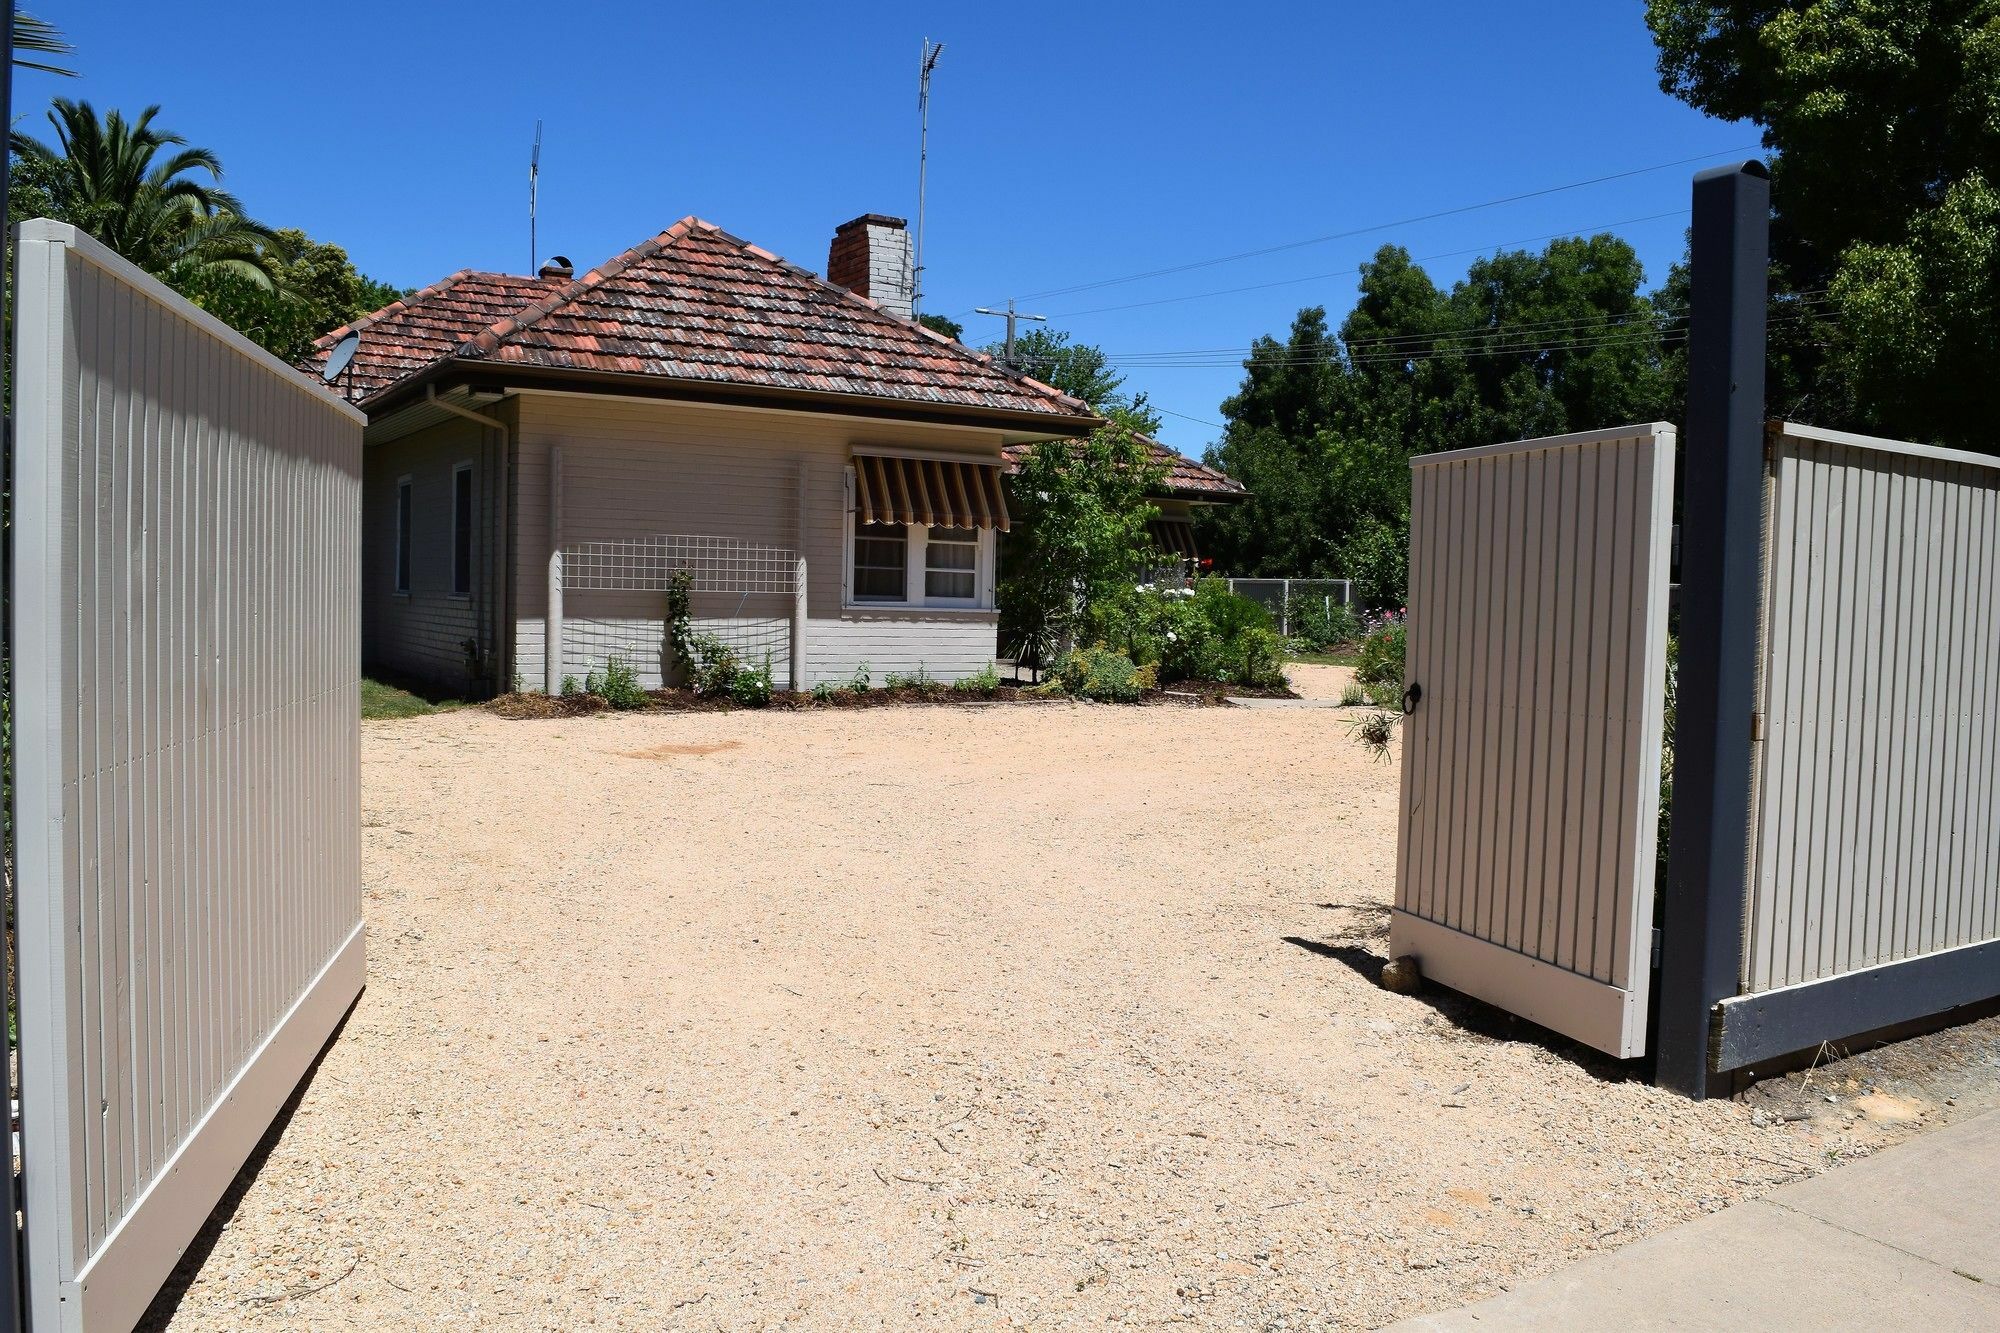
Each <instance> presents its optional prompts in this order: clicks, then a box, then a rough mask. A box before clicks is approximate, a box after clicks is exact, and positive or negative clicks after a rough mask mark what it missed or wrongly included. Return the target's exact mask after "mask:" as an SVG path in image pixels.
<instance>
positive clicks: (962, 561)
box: [924, 528, 979, 602]
mask: <svg viewBox="0 0 2000 1333" xmlns="http://www.w3.org/2000/svg"><path fill="white" fill-rule="evenodd" d="M978 596H979V533H978V532H977V531H976V530H972V529H965V528H932V529H931V530H930V531H929V532H928V533H926V534H925V541H924V597H925V598H926V600H929V599H933V598H935V599H937V600H941V601H953V602H971V601H975V600H977V598H978Z"/></svg>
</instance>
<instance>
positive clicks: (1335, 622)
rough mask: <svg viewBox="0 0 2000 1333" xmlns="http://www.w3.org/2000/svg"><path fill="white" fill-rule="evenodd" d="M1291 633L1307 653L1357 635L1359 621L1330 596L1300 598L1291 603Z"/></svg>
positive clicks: (1355, 637) (1344, 641)
mask: <svg viewBox="0 0 2000 1333" xmlns="http://www.w3.org/2000/svg"><path fill="white" fill-rule="evenodd" d="M1292 635H1293V637H1294V638H1296V639H1297V640H1298V641H1299V643H1300V645H1301V646H1302V647H1304V648H1305V650H1306V651H1307V652H1311V653H1323V652H1326V651H1328V650H1329V649H1332V648H1337V647H1339V646H1340V645H1341V644H1343V643H1352V642H1354V641H1355V640H1356V639H1358V638H1360V637H1361V620H1360V618H1359V617H1358V616H1356V615H1355V614H1354V612H1353V610H1352V609H1351V608H1349V607H1346V606H1342V605H1341V604H1340V603H1339V602H1336V601H1334V600H1333V599H1332V598H1331V597H1302V598H1299V599H1298V600H1296V601H1294V602H1293V603H1292Z"/></svg>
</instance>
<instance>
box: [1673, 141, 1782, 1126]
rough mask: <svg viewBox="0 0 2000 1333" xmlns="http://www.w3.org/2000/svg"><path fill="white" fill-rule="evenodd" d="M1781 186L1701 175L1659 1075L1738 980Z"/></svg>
mask: <svg viewBox="0 0 2000 1333" xmlns="http://www.w3.org/2000/svg"><path fill="white" fill-rule="evenodd" d="M1770 231H1771V180H1770V173H1769V172H1768V171H1767V170H1766V169H1765V167H1764V164H1763V163H1761V162H1744V163H1741V164H1739V165H1737V166H1730V167H1717V168H1714V169H1712V170H1709V171H1704V172H1702V173H1701V174H1700V175H1698V176H1696V177H1695V178H1694V228H1693V239H1692V243H1691V245H1690V260H1691V278H1692V288H1693V290H1692V300H1691V308H1690V311H1689V320H1688V323H1689V328H1688V396H1687V422H1686V436H1685V443H1684V446H1683V452H1682V457H1683V458H1684V459H1685V460H1686V461H1685V463H1684V464H1683V467H1684V469H1685V470H1684V471H1683V473H1682V477H1683V481H1684V485H1683V487H1682V491H1681V494H1682V497H1683V500H1682V515H1681V538H1682V540H1681V603H1680V613H1681V615H1680V618H1681V624H1680V693H1679V696H1678V704H1677V707H1678V711H1677V714H1676V716H1675V721H1674V812H1673V820H1674V822H1673V834H1672V837H1671V840H1670V843H1669V846H1668V857H1667V884H1666V893H1665V917H1664V922H1663V925H1662V930H1661V939H1660V976H1659V993H1658V994H1659V1003H1658V1013H1659V1025H1660V1026H1659V1044H1658V1055H1657V1059H1658V1064H1657V1066H1656V1069H1655V1078H1656V1079H1657V1081H1658V1082H1659V1083H1660V1084H1661V1085H1662V1086H1664V1087H1668V1088H1672V1089H1674V1090H1675V1091H1676V1092H1681V1093H1685V1094H1687V1095H1688V1096H1690V1097H1695V1098H1700V1097H1705V1096H1707V1095H1708V1094H1709V1093H1710V1092H1711V1091H1714V1090H1718V1089H1717V1088H1716V1087H1715V1086H1714V1084H1715V1082H1716V1080H1715V1079H1714V1076H1713V1075H1711V1073H1710V1059H1709V1041H1710V1037H1709V1033H1710V1020H1711V1017H1712V1015H1713V1013H1714V1011H1715V1006H1716V1004H1717V1003H1719V1002H1720V1001H1721V1000H1722V999H1724V998H1725V997H1727V996H1730V995H1734V994H1735V993H1736V991H1737V988H1738V973H1739V970H1740V969H1741V967H1742V949H1743V940H1742V928H1743V904H1744V901H1745V897H1744V895H1745V893H1746V892H1747V890H1748V883H1747V881H1748V858H1749V846H1750V802H1751V796H1752V787H1751V780H1752V769H1753V760H1754V752H1753V747H1752V735H1751V725H1752V714H1753V713H1754V711H1755V709H1756V681H1757V608H1758V600H1759V597H1760V595H1761V572H1760V569H1759V561H1760V559H1761V549H1760V548H1761V545H1762V541H1763V532H1762V525H1763V487H1764V333H1765V329H1764V311H1765V302H1766V301H1767V300H1768V299H1769V292H1768V276H1769V263H1770Z"/></svg>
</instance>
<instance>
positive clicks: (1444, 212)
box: [1021, 144, 1761, 301]
mask: <svg viewBox="0 0 2000 1333" xmlns="http://www.w3.org/2000/svg"><path fill="white" fill-rule="evenodd" d="M1759 147H1761V145H1758V144H1746V145H1744V146H1743V147H1740V148H1729V149H1722V150H1718V151H1715V152H1709V153H1698V154H1696V155H1695V156H1693V157H1683V158H1676V159H1675V160H1674V161H1672V162H1656V163H1654V164H1653V165H1651V166H1645V167H1632V168H1630V169H1628V170H1625V171H1614V172H1611V173H1609V174H1607V175H1603V176H1593V177H1591V178H1590V179H1588V180H1580V181H1570V182H1568V183H1566V184H1563V185H1550V186H1546V187H1544V188H1542V189H1539V190H1527V191H1524V192H1522V193H1520V194H1510V195H1506V196H1504V197H1502V198H1499V199H1487V200H1482V201H1481V202H1479V203H1476V204H1460V205H1458V206H1457V207H1455V208H1442V209H1439V210H1437V211H1436V212H1432V213H1420V214H1417V215H1416V216H1414V217H1407V218H1398V219H1396V220H1395V221H1393V222H1376V223H1371V224H1369V225H1368V226H1365V227H1354V228H1350V229H1348V230H1346V231H1336V232H1328V233H1327V234H1326V235H1324V236H1308V237H1306V238H1305V239H1304V240H1298V241H1284V242H1281V243H1280V244H1277V245H1266V246H1260V247H1259V248H1257V249H1255V250H1239V251H1237V252H1236V253H1235V254H1228V255H1217V256H1216V257H1214V258H1212V259H1196V260H1191V261H1189V262H1188V263H1185V264H1170V265H1167V266H1166V267H1164V268H1154V269H1146V270H1144V271H1142V272H1138V273H1127V274H1124V275H1122V276H1120V277H1116V278H1100V279H1098V280H1097V281H1095V282H1079V283H1074V284H1072V285H1070V286H1068V287H1051V288H1048V289H1046V290H1044V291H1039V292H1029V293H1028V294H1027V295H1026V296H1023V297H1022V298H1021V299H1022V300H1024V301H1038V300H1041V299H1042V298H1044V297H1049V296H1066V295H1068V294H1069V293H1071V292H1087V291H1095V290H1097V289H1098V288H1100V287H1116V286H1119V285H1121V284H1124V283H1128V282H1142V281H1144V280H1145V279H1147V278H1162V277H1167V276H1169V275H1170V274H1174V273H1187V272H1190V271H1192V270H1194V269H1200V268H1214V267H1215V266H1217V265H1219V264H1233V263H1236V262H1238V261H1240V260H1244V259H1256V258H1260V257H1261V256H1264V255H1274V254H1280V253H1282V252H1284V251H1287V250H1299V249H1304V248H1305V247H1307V246H1312V245H1324V244H1326V243H1327V242H1329V241H1344V240H1348V239H1351V238H1353V237H1356V236H1366V235H1367V234H1368V233H1370V232H1376V231H1387V230H1389V229H1390V228H1392V227H1409V226H1414V225H1416V224H1417V223H1420V222H1435V221H1437V220H1438V219H1439V218H1448V217H1457V216H1460V215H1461V214H1465V213H1476V212H1479V211H1480V210H1482V209H1487V208H1499V207H1502V206H1504V205H1507V204H1518V203H1521V202H1523V201H1525V200H1528V199H1541V198H1545V197H1546V196H1548V195H1552V194H1563V193H1566V192H1567V191H1570V190H1582V189H1587V188H1589V187H1590V186H1593V185H1604V184H1607V183H1609V182H1611V181H1616V180H1628V179H1630V178H1631V177H1633V176H1644V175H1647V174H1649V173H1651V172H1655V171H1666V170H1668V169H1670V168H1673V167H1684V166H1688V165H1690V164H1692V163H1695V162H1706V161H1708V160H1710V159H1711V158H1717V157H1733V156H1735V155H1737V154H1739V153H1748V152H1754V151H1756V150H1757V149H1758V148H1759Z"/></svg>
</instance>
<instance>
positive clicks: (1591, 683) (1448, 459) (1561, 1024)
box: [1390, 424, 1675, 1057]
mask: <svg viewBox="0 0 2000 1333" xmlns="http://www.w3.org/2000/svg"><path fill="white" fill-rule="evenodd" d="M1674 438H1675V437H1674V428H1673V427H1672V426H1668V425H1663V424H1654V425H1649V426H1633V427H1625V428H1621V429H1618V430H1611V431H1599V432H1593V433H1590V434H1583V435H1566V436H1558V437H1555V438H1552V439H1542V440H1528V441H1524V442H1520V443H1515V444H1503V445H1496V446H1493V447H1491V448H1486V449H1468V450H1460V451H1457V452H1453V453H1444V454H1432V455H1429V456H1426V457H1422V458H1416V459H1412V460H1411V464H1410V466H1411V469H1412V472H1411V484H1412V495H1411V517H1410V618H1409V625H1408V636H1409V638H1408V651H1407V667H1406V672H1407V678H1406V683H1407V684H1411V685H1414V686H1416V687H1418V688H1420V689H1421V690H1422V698H1421V700H1420V701H1418V704H1417V707H1416V710H1415V712H1413V713H1411V714H1410V715H1409V717H1408V718H1406V719H1405V721H1404V724H1403V727H1404V731H1403V793H1402V827H1401V832H1400V841H1399V844H1398V848H1397V861H1396V865H1397V874H1396V910H1395V912H1394V914H1393V916H1392V918H1391V926H1390V940H1391V944H1392V948H1393V951H1394V953H1395V954H1397V955H1403V954H1411V955H1414V956H1416V957H1417V958H1418V959H1419V961H1420V963H1421V965H1422V968H1423V972H1424V974H1425V975H1426V976H1428V977H1430V978H1433V979H1435V980H1437V981H1440V982H1442V983H1444V984H1445V985H1447V986H1451V987H1453V988H1454V989H1457V990H1461V991H1465V992H1466V993H1468V994H1471V995H1474V996H1477V997H1479V998H1481V999H1483V1000H1487V1001H1489V1002H1491V1003H1493V1004H1497V1005H1500V1006H1501V1007H1503V1008H1506V1009H1509V1010H1511V1011H1512V1012H1514V1013H1517V1014H1520V1015H1522V1016H1523V1017H1525V1018H1528V1019H1531V1020H1533V1021H1534V1022H1537V1023H1540V1024H1542V1025H1543V1026H1545V1027H1549V1028H1553V1029H1555V1030H1556V1031H1558V1032H1562V1033H1565V1034H1566V1035H1568V1036H1571V1037H1574V1038H1576V1039H1577V1040H1578V1041H1581V1042H1585V1043H1587V1044H1588V1045H1591V1046H1595V1047H1597V1048H1598V1049H1600V1050H1603V1051H1607V1052H1609V1053H1611V1054H1613V1055H1617V1056H1621V1057H1622V1056H1631V1055H1637V1054H1640V1053H1642V1052H1643V1051H1644V1048H1645V1031H1646V1001H1647V981H1648V974H1649V965H1650V948H1649V946H1650V940H1651V930H1652V923H1653V881H1654V864H1655V862H1654V857H1655V838H1656V835H1657V831H1658V820H1659V789H1660V748H1661V730H1662V721H1663V712H1664V703H1665V693H1664V679H1665V673H1666V640H1667V623H1666V612H1667V576H1668V568H1667V560H1668V553H1669V539H1670V535H1671V523H1672V501H1673V469H1674Z"/></svg>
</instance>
